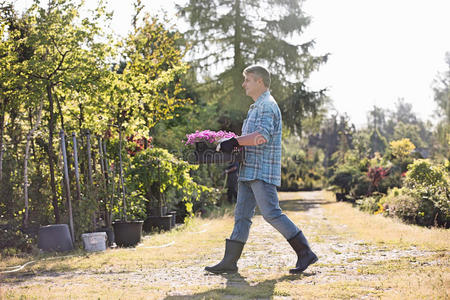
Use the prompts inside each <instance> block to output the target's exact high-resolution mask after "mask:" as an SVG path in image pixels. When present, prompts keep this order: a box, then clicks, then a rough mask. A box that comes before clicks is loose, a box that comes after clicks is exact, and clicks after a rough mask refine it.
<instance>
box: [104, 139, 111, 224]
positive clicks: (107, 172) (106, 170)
mask: <svg viewBox="0 0 450 300" xmlns="http://www.w3.org/2000/svg"><path fill="white" fill-rule="evenodd" d="M102 145H103V157H104V160H105V179H106V186H107V190H106V192H107V194H108V200H109V204H110V205H111V206H110V207H111V208H112V205H113V197H114V175H113V186H112V193H109V190H110V189H109V186H110V181H109V162H108V155H107V152H106V141H105V140H104V139H103V143H102ZM111 219H112V209H110V211H109V212H108V218H107V219H106V227H111Z"/></svg>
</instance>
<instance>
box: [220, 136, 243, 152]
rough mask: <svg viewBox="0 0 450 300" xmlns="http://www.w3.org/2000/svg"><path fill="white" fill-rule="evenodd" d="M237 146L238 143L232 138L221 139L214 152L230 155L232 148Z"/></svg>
mask: <svg viewBox="0 0 450 300" xmlns="http://www.w3.org/2000/svg"><path fill="white" fill-rule="evenodd" d="M237 146H239V142H238V141H237V140H236V139H235V138H234V137H233V138H228V139H221V140H220V141H219V144H218V145H217V148H216V151H222V152H225V153H231V152H232V151H233V149H234V147H237Z"/></svg>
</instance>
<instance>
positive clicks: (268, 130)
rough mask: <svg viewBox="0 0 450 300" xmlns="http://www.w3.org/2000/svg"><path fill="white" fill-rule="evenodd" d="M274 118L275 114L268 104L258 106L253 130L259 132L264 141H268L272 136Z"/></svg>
mask: <svg viewBox="0 0 450 300" xmlns="http://www.w3.org/2000/svg"><path fill="white" fill-rule="evenodd" d="M274 118H275V114H274V112H273V110H272V107H270V105H267V104H265V105H261V106H259V107H258V118H257V120H256V124H255V125H256V126H255V128H256V130H255V131H257V132H258V133H260V134H261V135H262V136H263V137H264V139H265V140H266V142H269V141H270V140H271V139H272V137H273V132H274Z"/></svg>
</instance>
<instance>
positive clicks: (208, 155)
mask: <svg viewBox="0 0 450 300" xmlns="http://www.w3.org/2000/svg"><path fill="white" fill-rule="evenodd" d="M186 137H187V140H186V142H185V145H195V151H194V156H193V157H190V158H189V161H190V162H192V163H198V164H204V163H206V164H210V163H222V164H223V163H229V162H231V161H233V160H237V161H242V160H243V157H244V149H243V148H236V149H235V150H234V151H233V153H231V154H230V153H223V152H217V151H216V147H217V144H218V142H219V141H220V140H221V139H224V138H232V137H236V134H235V133H233V132H227V131H222V130H221V131H212V130H203V131H198V130H197V131H195V132H194V133H190V134H187V135H186Z"/></svg>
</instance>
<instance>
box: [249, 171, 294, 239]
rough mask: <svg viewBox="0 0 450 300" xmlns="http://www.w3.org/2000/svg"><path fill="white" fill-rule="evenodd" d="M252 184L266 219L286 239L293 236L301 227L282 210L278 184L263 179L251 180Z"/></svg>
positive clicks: (257, 201)
mask: <svg viewBox="0 0 450 300" xmlns="http://www.w3.org/2000/svg"><path fill="white" fill-rule="evenodd" d="M250 186H251V189H252V191H253V195H254V196H255V199H256V203H257V205H258V207H259V210H260V211H261V214H262V215H263V217H264V220H266V221H267V222H268V223H270V225H272V226H273V227H274V228H275V229H276V230H278V231H279V232H280V233H281V234H282V235H283V237H284V238H285V239H287V240H288V239H291V238H293V237H294V236H295V235H296V234H297V233H298V232H299V231H300V229H299V228H298V227H297V226H296V225H295V224H294V223H293V222H292V221H291V219H289V218H288V216H286V215H285V214H284V213H283V212H282V211H281V208H280V203H279V200H278V193H277V188H276V186H275V185H273V184H270V183H267V182H264V181H261V180H254V181H251V185H250Z"/></svg>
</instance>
